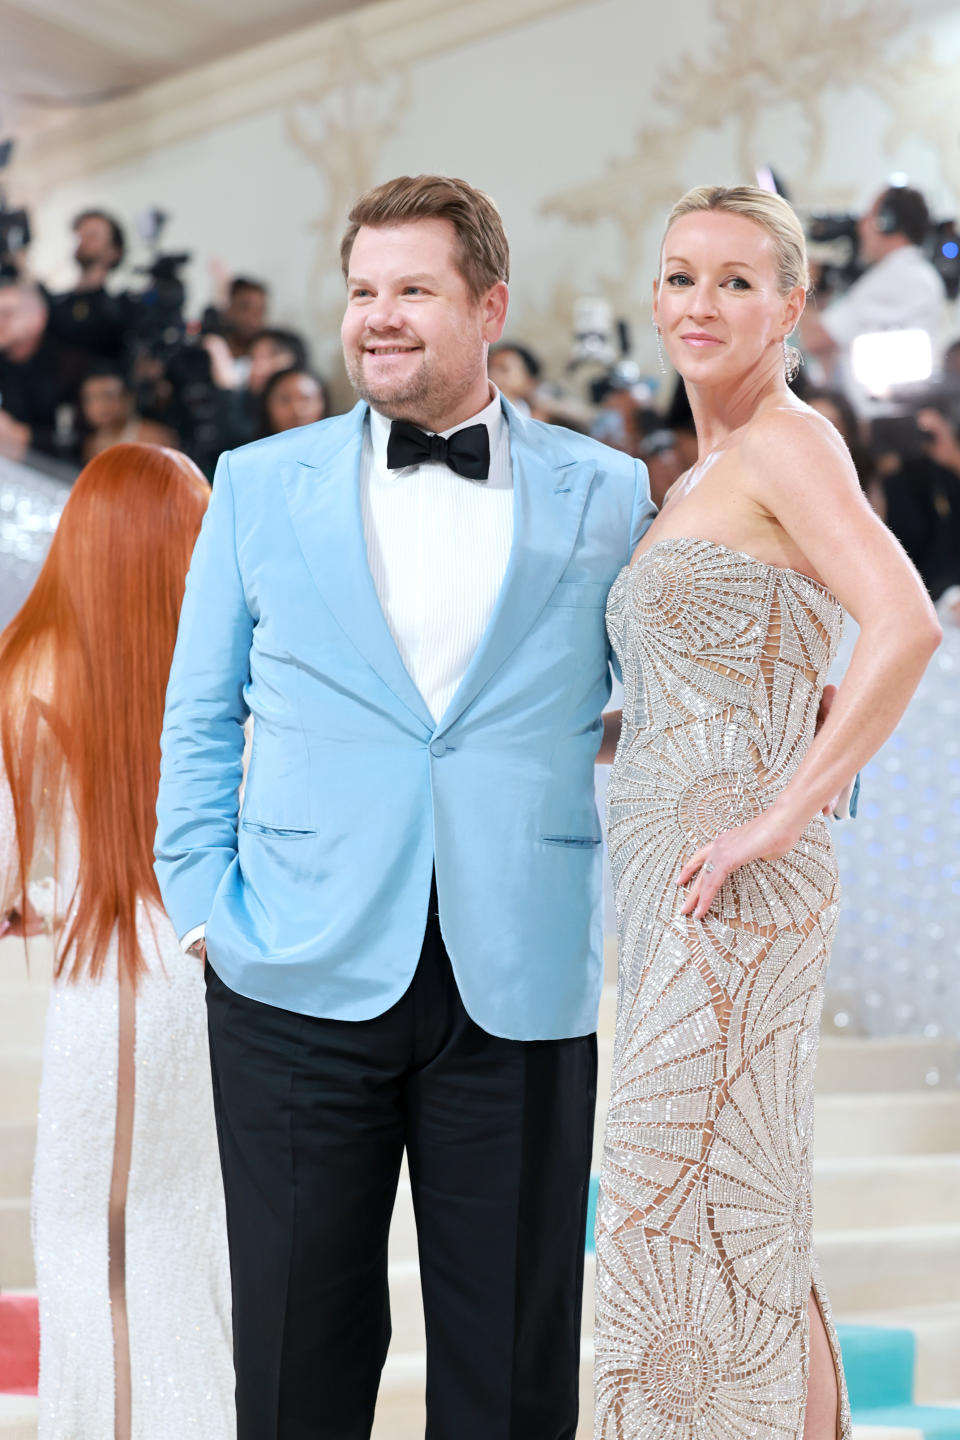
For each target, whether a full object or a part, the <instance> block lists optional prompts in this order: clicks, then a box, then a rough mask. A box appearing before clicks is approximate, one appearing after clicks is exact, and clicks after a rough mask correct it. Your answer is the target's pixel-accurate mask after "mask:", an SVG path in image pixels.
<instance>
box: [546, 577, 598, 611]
mask: <svg viewBox="0 0 960 1440" xmlns="http://www.w3.org/2000/svg"><path fill="white" fill-rule="evenodd" d="M609 589H610V586H609V585H605V584H601V583H599V582H597V581H596V580H558V581H557V585H556V588H555V590H554V591H553V594H552V595H551V596H550V599H549V600H548V601H547V604H548V605H560V606H565V607H568V606H577V607H580V606H586V607H587V608H588V609H589V608H593V609H594V610H599V609H600V608H601V606H603V605H605V604H606V603H607V594H608V592H609Z"/></svg>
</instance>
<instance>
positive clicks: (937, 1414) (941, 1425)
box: [854, 1405, 960, 1440]
mask: <svg viewBox="0 0 960 1440" xmlns="http://www.w3.org/2000/svg"><path fill="white" fill-rule="evenodd" d="M854 1419H855V1420H856V1422H857V1425H856V1428H855V1430H854V1433H855V1434H857V1433H858V1432H859V1429H860V1427H861V1426H862V1427H863V1435H864V1440H868V1437H870V1440H875V1437H876V1435H877V1434H878V1433H879V1431H878V1430H876V1429H875V1428H874V1427H875V1426H883V1427H885V1428H886V1429H891V1428H893V1429H894V1433H896V1427H902V1429H903V1430H905V1431H906V1432H907V1433H908V1434H910V1433H913V1434H916V1435H918V1436H920V1437H921V1440H960V1410H953V1409H946V1408H942V1407H938V1406H935V1405H891V1406H889V1407H885V1408H882V1409H877V1410H858V1411H857V1412H856V1413H855V1415H854Z"/></svg>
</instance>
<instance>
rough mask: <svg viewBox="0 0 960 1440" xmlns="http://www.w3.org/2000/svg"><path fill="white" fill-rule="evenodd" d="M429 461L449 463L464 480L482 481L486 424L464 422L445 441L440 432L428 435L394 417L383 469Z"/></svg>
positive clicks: (487, 463) (487, 461)
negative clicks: (467, 423)
mask: <svg viewBox="0 0 960 1440" xmlns="http://www.w3.org/2000/svg"><path fill="white" fill-rule="evenodd" d="M430 460H432V461H434V462H435V463H437V464H439V465H449V466H450V469H451V470H453V471H455V472H456V473H457V474H458V475H462V476H463V477H464V479H466V480H479V481H481V482H483V481H485V480H486V479H487V477H488V475H489V474H490V432H489V430H488V429H487V427H486V425H468V426H467V427H466V429H464V430H454V432H453V434H452V435H451V436H450V438H449V439H448V440H445V439H444V437H443V436H442V435H428V434H427V433H426V431H425V430H420V429H418V427H417V426H416V425H411V424H410V422H409V420H394V422H393V424H392V425H391V426H390V439H389V440H388V441H387V469H388V470H402V469H403V467H404V466H405V465H424V464H426V463H427V461H430Z"/></svg>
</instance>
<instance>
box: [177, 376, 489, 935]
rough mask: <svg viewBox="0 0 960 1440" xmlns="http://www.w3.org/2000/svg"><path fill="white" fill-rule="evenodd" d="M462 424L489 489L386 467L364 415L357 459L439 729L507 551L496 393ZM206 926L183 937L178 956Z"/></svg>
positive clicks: (441, 470)
mask: <svg viewBox="0 0 960 1440" xmlns="http://www.w3.org/2000/svg"><path fill="white" fill-rule="evenodd" d="M491 389H492V390H493V398H492V399H491V401H490V403H489V405H487V406H486V408H485V409H483V410H481V411H480V414H479V415H474V416H472V418H471V419H469V420H464V422H463V424H462V425H454V427H453V429H452V430H444V431H442V432H441V433H442V434H443V435H444V437H447V436H449V435H452V434H453V431H454V430H463V429H464V428H465V427H466V426H467V425H480V424H483V425H486V427H487V429H488V431H489V432H490V475H489V478H488V480H487V482H486V484H482V483H481V482H479V481H477V480H465V479H464V478H463V476H462V475H457V474H456V472H455V471H453V470H451V469H450V467H449V466H448V465H441V464H437V463H435V462H428V463H427V464H425V465H408V466H406V467H405V468H404V469H402V470H388V469H387V441H388V440H389V438H390V425H391V421H390V420H388V419H387V417H386V416H385V415H380V414H378V413H377V411H376V410H371V411H370V412H369V414H368V416H367V421H366V425H365V427H364V437H363V449H362V452H361V457H360V503H361V508H362V511H363V534H364V539H365V541H366V546H367V563H368V564H369V566H370V573H371V575H372V576H373V583H374V587H375V589H376V592H377V596H378V598H379V600H380V606H381V608H382V610H383V613H384V617H385V619H386V622H387V625H388V627H389V629H390V634H391V635H392V636H393V639H394V643H395V644H396V647H397V649H398V650H399V652H400V658H401V659H402V660H403V663H404V665H405V666H406V667H407V670H408V672H409V674H410V677H411V679H412V680H413V682H414V684H415V685H416V687H417V689H418V690H419V691H420V694H421V695H422V696H423V698H424V700H425V701H426V705H427V709H428V710H429V711H430V714H431V715H432V716H433V718H434V720H436V721H439V720H440V718H441V716H442V715H443V712H444V710H446V708H447V706H448V705H449V703H450V701H451V700H452V699H453V696H454V694H455V692H456V689H457V686H458V685H459V684H460V681H461V680H462V679H463V675H464V672H465V670H466V668H467V666H468V665H469V664H470V661H471V660H472V658H473V654H474V651H475V650H476V648H477V646H478V645H479V643H480V639H481V636H482V635H483V632H484V630H485V629H486V628H487V624H488V622H489V620H490V616H491V614H492V613H493V607H494V605H495V604H496V603H497V596H498V595H499V594H500V587H501V585H502V584H503V577H504V575H505V573H506V569H507V561H508V560H509V558H510V547H511V545H512V544H513V467H512V464H511V460H510V430H509V427H508V425H507V422H506V420H505V419H504V416H503V410H502V409H501V406H500V392H499V390H497V389H496V387H495V386H491ZM205 928H206V927H205V926H204V925H198V926H196V927H195V928H194V929H193V930H190V931H189V932H188V933H187V934H186V935H184V937H183V939H182V941H181V944H182V946H183V948H184V950H186V949H188V948H189V947H190V946H191V945H193V944H195V943H196V942H197V941H198V940H202V939H203V936H204V932H205Z"/></svg>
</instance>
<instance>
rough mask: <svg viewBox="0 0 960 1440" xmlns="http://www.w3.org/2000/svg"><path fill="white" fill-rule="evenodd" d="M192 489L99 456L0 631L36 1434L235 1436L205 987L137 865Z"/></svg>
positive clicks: (148, 857) (154, 780) (2, 821)
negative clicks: (26, 1088) (27, 983)
mask: <svg viewBox="0 0 960 1440" xmlns="http://www.w3.org/2000/svg"><path fill="white" fill-rule="evenodd" d="M208 495H209V488H208V486H207V484H206V481H205V480H204V479H203V477H202V475H201V474H200V472H199V471H198V470H197V469H196V467H195V466H194V465H193V463H192V462H191V461H190V460H188V459H187V458H186V457H185V456H183V455H180V454H177V453H176V452H175V451H173V450H167V449H162V448H160V447H157V446H153V445H115V446H114V447H113V448H112V449H109V450H106V451H104V452H103V453H102V454H101V455H98V456H97V457H96V458H95V459H93V460H91V462H90V463H89V465H87V467H86V469H85V470H84V471H83V472H82V474H81V475H80V477H79V479H78V480H77V482H76V484H75V485H74V487H73V490H72V492H71V494H70V498H69V500H68V501H67V504H66V506H65V508H64V511H63V515H62V517H61V520H60V524H59V527H58V529H57V532H56V535H55V536H54V540H53V544H52V545H51V547H50V553H49V555H48V557H47V560H46V563H45V565H44V567H43V569H42V571H41V573H40V575H39V577H38V579H37V582H36V584H35V585H34V587H33V590H32V591H31V593H30V595H29V597H28V598H27V600H26V602H25V603H24V605H23V607H22V609H21V610H20V612H19V613H18V614H17V615H16V616H15V618H14V619H13V620H12V621H11V622H10V624H9V625H8V626H7V628H6V630H5V631H4V632H3V634H2V635H0V734H2V742H3V743H2V759H3V764H2V767H0V929H2V928H3V922H4V921H7V922H11V921H12V924H13V926H14V928H21V929H22V928H25V917H28V916H32V914H33V912H32V909H31V899H33V900H34V901H36V902H37V905H38V908H39V909H41V910H43V909H44V906H43V904H42V903H41V902H40V901H39V899H38V896H39V895H40V894H41V893H42V887H35V886H34V885H33V884H32V883H31V877H32V876H34V875H35V874H36V872H37V871H38V870H39V869H46V870H50V869H52V872H53V877H54V883H53V887H52V896H51V905H50V906H49V907H47V910H48V915H47V918H48V919H49V920H50V922H51V924H52V927H53V931H54V935H55V947H56V962H55V978H54V985H53V990H52V994H51V1001H50V1009H49V1013H48V1019H47V1028H46V1037H45V1043H44V1059H43V1078H42V1081H41V1091H40V1116H39V1123H38V1129H37V1153H36V1162H35V1168H34V1187H33V1234H34V1251H35V1258H36V1269H37V1289H38V1294H39V1304H40V1327H41V1330H40V1435H41V1437H42V1440H55V1437H56V1440H61V1437H62V1440H67V1437H71V1440H72V1437H74V1436H84V1437H90V1440H94V1437H96V1440H107V1437H115V1440H130V1437H132V1436H136V1437H137V1440H170V1437H171V1436H184V1437H186V1436H190V1437H191V1440H229V1437H231V1436H234V1435H235V1434H236V1428H235V1420H234V1411H233V1393H232V1392H233V1374H232V1364H231V1354H230V1351H231V1337H230V1318H229V1316H230V1297H229V1271H228V1262H227V1248H226V1229H225V1221H224V1212H223V1191H222V1185H221V1180H220V1169H219V1160H218V1156H217V1144H216V1134H215V1126H214V1118H213V1105H212V1096H211V1082H210V1068H209V1058H208V1052H207V1038H206V1022H205V1007H204V1001H203V980H202V975H201V970H200V966H199V965H198V963H197V961H196V960H195V959H194V958H193V957H192V956H187V955H184V954H183V953H182V952H181V950H180V946H179V944H178V942H177V937H176V935H175V934H174V932H173V928H172V926H171V925H170V922H169V920H168V919H167V917H166V915H165V914H164V912H163V910H162V909H161V906H160V898H159V894H158V891H157V886H156V882H155V880H154V875H153V868H152V853H151V852H152V844H153V834H154V829H155V818H154V805H155V800H156V791H157V784H158V780H159V769H160V730H161V725H162V720H163V701H164V692H165V689H166V683H167V672H168V670H169V667H170V660H171V657H172V655H173V646H174V641H175V638H176V633H177V621H178V617H179V613H180V602H181V599H182V596H183V588H184V576H185V575H186V571H187V566H188V564H189V561H190V554H191V551H192V549H193V544H194V541H195V540H196V537H197V533H198V531H199V529H200V523H201V521H202V519H203V514H204V511H205V509H206V505H207V497H208ZM47 888H48V891H49V889H50V887H47ZM18 917H19V918H18ZM26 928H29V924H28V925H27V927H26Z"/></svg>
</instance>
